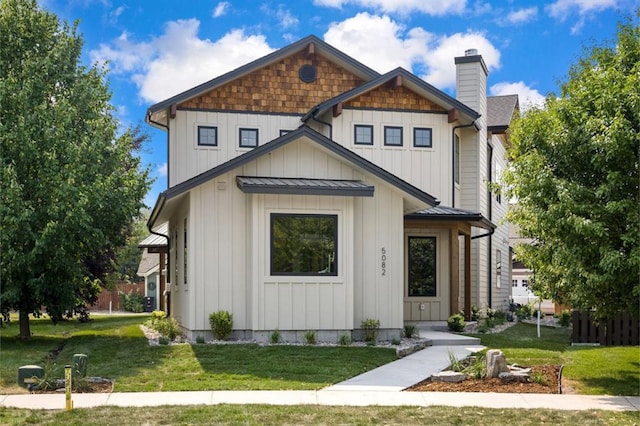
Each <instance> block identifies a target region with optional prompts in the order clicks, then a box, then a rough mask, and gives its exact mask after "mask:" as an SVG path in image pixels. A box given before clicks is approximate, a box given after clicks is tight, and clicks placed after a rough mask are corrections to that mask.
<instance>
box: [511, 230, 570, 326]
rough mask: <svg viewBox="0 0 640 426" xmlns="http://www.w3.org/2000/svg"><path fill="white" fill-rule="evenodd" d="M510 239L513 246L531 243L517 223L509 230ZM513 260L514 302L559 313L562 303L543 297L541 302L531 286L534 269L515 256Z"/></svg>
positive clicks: (512, 289)
mask: <svg viewBox="0 0 640 426" xmlns="http://www.w3.org/2000/svg"><path fill="white" fill-rule="evenodd" d="M509 241H510V244H511V246H512V247H515V246H516V245H518V244H530V243H531V240H530V239H527V238H522V237H521V236H520V233H519V231H518V227H517V226H515V225H511V228H510V230H509ZM511 262H512V267H511V268H512V269H511V299H512V300H513V302H514V303H517V304H519V305H525V304H530V305H532V306H533V307H534V308H538V306H539V307H540V310H541V311H542V312H544V313H546V314H553V313H558V312H560V311H561V310H562V309H563V308H564V307H562V306H560V305H557V306H556V304H555V303H554V302H553V301H552V300H549V299H543V300H542V303H541V304H539V302H540V298H539V297H538V296H536V295H535V294H534V293H533V291H531V289H530V288H529V283H530V282H531V278H532V277H531V276H532V275H533V271H531V269H529V268H528V267H527V266H526V265H525V264H524V263H522V262H521V261H519V260H517V259H516V258H515V257H513V258H512V261H511Z"/></svg>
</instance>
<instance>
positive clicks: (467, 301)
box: [464, 234, 471, 321]
mask: <svg viewBox="0 0 640 426" xmlns="http://www.w3.org/2000/svg"><path fill="white" fill-rule="evenodd" d="M464 316H465V320H466V321H471V234H465V235H464Z"/></svg>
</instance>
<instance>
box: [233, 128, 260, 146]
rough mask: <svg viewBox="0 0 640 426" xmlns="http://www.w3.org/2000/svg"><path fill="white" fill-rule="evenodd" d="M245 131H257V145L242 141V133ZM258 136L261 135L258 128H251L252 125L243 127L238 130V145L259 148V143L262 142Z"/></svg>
mask: <svg viewBox="0 0 640 426" xmlns="http://www.w3.org/2000/svg"><path fill="white" fill-rule="evenodd" d="M243 132H254V133H255V136H256V143H255V145H245V144H243V143H242V141H243V140H244V139H243V137H242V133H243ZM258 137H259V130H258V129H256V128H251V127H241V128H240V129H239V130H238V146H239V147H240V148H257V147H258V145H259V143H260V140H259V139H258Z"/></svg>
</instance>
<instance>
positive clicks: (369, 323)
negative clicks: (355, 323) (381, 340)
mask: <svg viewBox="0 0 640 426" xmlns="http://www.w3.org/2000/svg"><path fill="white" fill-rule="evenodd" d="M360 327H361V328H362V330H363V331H362V333H363V338H364V341H365V342H366V343H367V344H370V345H375V344H376V341H377V338H378V330H379V329H380V321H378V320H374V319H366V320H362V322H361V323H360Z"/></svg>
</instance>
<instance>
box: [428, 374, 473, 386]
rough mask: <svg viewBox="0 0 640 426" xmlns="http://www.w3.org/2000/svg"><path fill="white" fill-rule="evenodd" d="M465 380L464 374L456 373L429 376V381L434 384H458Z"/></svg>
mask: <svg viewBox="0 0 640 426" xmlns="http://www.w3.org/2000/svg"><path fill="white" fill-rule="evenodd" d="M466 378H467V375H466V374H464V373H458V372H456V371H441V372H439V373H435V374H433V375H431V380H432V381H434V382H447V383H460V382H462V381H464V380H465V379H466Z"/></svg>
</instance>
